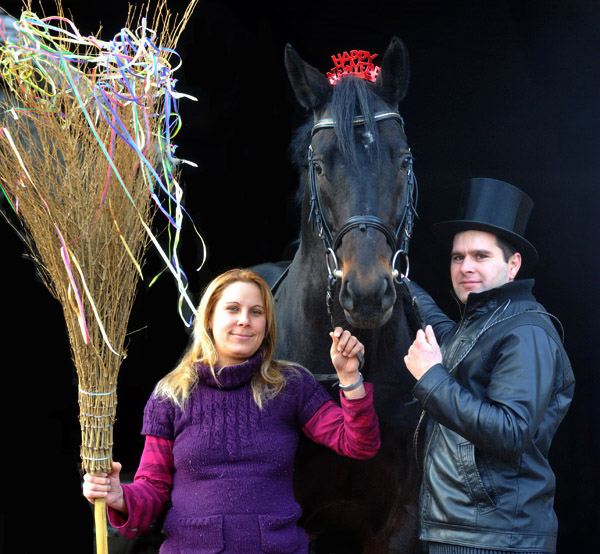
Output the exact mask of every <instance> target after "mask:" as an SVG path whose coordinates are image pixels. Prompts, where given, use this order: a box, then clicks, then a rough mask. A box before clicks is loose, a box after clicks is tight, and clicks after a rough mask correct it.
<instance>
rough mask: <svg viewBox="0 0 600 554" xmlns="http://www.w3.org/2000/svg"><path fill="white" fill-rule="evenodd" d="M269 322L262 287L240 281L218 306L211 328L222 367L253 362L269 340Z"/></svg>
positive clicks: (226, 293)
mask: <svg viewBox="0 0 600 554" xmlns="http://www.w3.org/2000/svg"><path fill="white" fill-rule="evenodd" d="M266 326H267V318H266V315H265V307H264V305H263V301H262V295H261V291H260V288H259V287H258V285H256V284H254V283H246V282H244V281H236V282H235V283H231V284H230V285H229V286H228V287H226V288H225V289H224V290H223V294H222V296H221V298H220V299H219V301H218V302H217V303H216V305H215V309H214V312H213V314H212V318H211V320H210V328H211V329H212V335H213V340H214V343H215V346H216V348H217V354H218V356H219V358H218V360H217V363H216V365H217V366H219V367H223V366H229V365H236V364H240V363H242V362H244V361H246V360H247V359H248V358H251V357H252V355H253V354H254V353H255V352H256V351H257V350H258V349H259V348H260V346H261V344H262V342H263V339H264V338H265V330H266Z"/></svg>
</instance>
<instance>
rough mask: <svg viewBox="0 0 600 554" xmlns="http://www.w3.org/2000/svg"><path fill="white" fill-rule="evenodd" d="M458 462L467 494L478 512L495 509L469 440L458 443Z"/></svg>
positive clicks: (473, 447)
mask: <svg viewBox="0 0 600 554" xmlns="http://www.w3.org/2000/svg"><path fill="white" fill-rule="evenodd" d="M458 462H459V466H460V471H461V473H462V476H463V480H464V482H465V484H466V486H467V488H468V491H469V496H470V497H471V500H472V501H473V505H474V506H475V507H476V508H477V511H478V513H480V514H486V513H488V512H491V511H493V510H495V509H496V504H495V503H494V501H493V500H492V499H491V498H490V495H489V494H488V492H487V490H486V489H485V486H484V484H483V480H482V479H481V475H480V473H479V469H478V468H477V462H476V461H475V446H474V445H473V444H472V443H470V442H463V443H461V444H459V445H458Z"/></svg>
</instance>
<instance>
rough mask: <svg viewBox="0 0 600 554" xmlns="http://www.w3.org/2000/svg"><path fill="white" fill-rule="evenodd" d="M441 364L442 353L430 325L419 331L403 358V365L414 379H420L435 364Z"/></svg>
mask: <svg viewBox="0 0 600 554" xmlns="http://www.w3.org/2000/svg"><path fill="white" fill-rule="evenodd" d="M441 362H442V353H441V351H440V347H439V346H438V343H437V340H436V338H435V333H434V332H433V329H432V327H431V325H427V327H425V331H423V330H421V329H419V330H418V331H417V337H416V338H415V341H414V342H413V343H412V345H411V347H410V348H409V349H408V354H407V355H406V356H404V363H405V364H406V367H407V369H408V371H410V372H411V373H412V376H413V377H414V378H415V379H417V380H418V379H420V378H421V377H423V375H425V373H427V371H429V369H430V368H431V367H433V366H434V365H435V364H439V363H441Z"/></svg>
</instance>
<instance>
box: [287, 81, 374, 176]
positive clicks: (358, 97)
mask: <svg viewBox="0 0 600 554" xmlns="http://www.w3.org/2000/svg"><path fill="white" fill-rule="evenodd" d="M332 88H333V93H332V95H331V102H330V104H329V107H330V109H331V113H332V117H333V119H334V120H335V121H336V126H335V128H334V130H335V134H336V137H337V142H338V146H339V149H340V153H341V154H342V156H343V158H344V160H345V161H346V163H347V164H349V165H351V166H352V167H354V168H358V167H359V164H358V162H357V160H358V153H357V146H356V141H355V137H354V118H355V117H356V116H358V115H361V116H363V117H364V118H365V124H364V128H365V131H367V132H369V133H370V134H371V137H372V140H373V142H372V146H373V148H371V149H369V152H370V155H372V156H373V158H374V159H377V157H378V155H379V133H378V130H377V124H376V122H375V119H374V117H373V115H374V108H373V106H374V103H375V99H376V98H379V95H378V93H377V92H376V89H375V86H374V85H373V83H370V82H368V81H365V80H364V79H360V78H358V77H355V76H353V75H347V76H344V77H342V79H340V81H339V82H338V83H337V84H336V85H335V86H334V87H332ZM313 124H314V121H313V115H312V113H311V114H310V116H309V117H308V118H307V120H306V121H305V122H304V123H303V124H302V125H301V126H300V127H298V129H296V131H295V132H294V134H293V136H292V141H291V143H290V148H289V156H290V159H291V161H292V163H293V165H294V166H295V167H296V169H297V170H298V171H300V172H301V171H302V170H305V169H306V168H307V150H308V146H309V144H310V140H311V130H312V127H313Z"/></svg>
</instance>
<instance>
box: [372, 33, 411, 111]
mask: <svg viewBox="0 0 600 554" xmlns="http://www.w3.org/2000/svg"><path fill="white" fill-rule="evenodd" d="M409 78H410V63H409V59H408V50H407V49H406V46H405V45H404V43H403V42H402V41H401V40H400V39H399V38H398V37H393V38H392V40H391V42H390V45H389V46H388V47H387V50H386V51H385V54H384V55H383V60H382V61H381V69H380V71H379V75H377V81H376V85H377V87H378V88H379V90H380V92H381V96H382V97H383V98H384V100H385V101H386V102H388V104H391V105H392V106H396V107H397V106H398V103H399V102H400V101H401V100H402V99H403V98H404V97H405V96H406V91H407V90H408V81H409Z"/></svg>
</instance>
